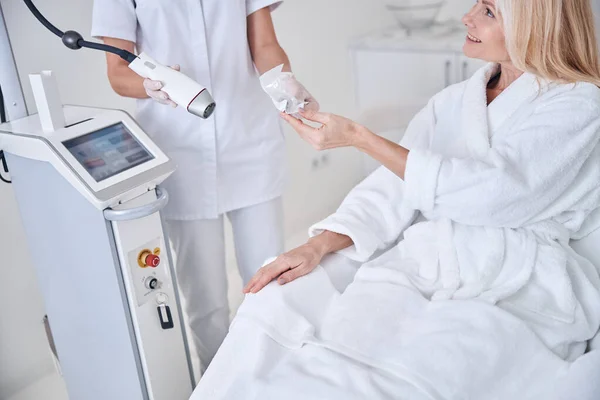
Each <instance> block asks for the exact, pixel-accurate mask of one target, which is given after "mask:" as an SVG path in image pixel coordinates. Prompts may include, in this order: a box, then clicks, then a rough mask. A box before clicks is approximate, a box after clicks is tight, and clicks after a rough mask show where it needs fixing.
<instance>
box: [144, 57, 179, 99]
mask: <svg viewBox="0 0 600 400" xmlns="http://www.w3.org/2000/svg"><path fill="white" fill-rule="evenodd" d="M171 68H173V69H174V70H175V71H179V70H180V67H179V65H174V66H172V67H171ZM163 86H164V85H163V83H162V82H161V81H153V80H151V79H144V89H146V94H147V95H148V97H150V98H151V99H153V100H155V101H157V102H159V103H160V104H165V105H170V106H171V107H173V108H176V107H177V104H176V103H175V102H174V101H173V100H171V99H170V98H169V95H168V94H167V93H166V92H163V91H162V90H160V89H162V88H163Z"/></svg>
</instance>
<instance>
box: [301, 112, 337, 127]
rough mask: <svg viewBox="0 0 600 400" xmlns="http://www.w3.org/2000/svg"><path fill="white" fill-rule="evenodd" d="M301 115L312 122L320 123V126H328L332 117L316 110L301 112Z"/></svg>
mask: <svg viewBox="0 0 600 400" xmlns="http://www.w3.org/2000/svg"><path fill="white" fill-rule="evenodd" d="M300 115H301V116H302V118H305V119H307V120H309V121H312V122H318V123H320V124H323V125H326V124H327V123H329V121H330V120H331V118H330V115H329V114H326V113H322V112H318V111H314V110H310V109H307V110H300Z"/></svg>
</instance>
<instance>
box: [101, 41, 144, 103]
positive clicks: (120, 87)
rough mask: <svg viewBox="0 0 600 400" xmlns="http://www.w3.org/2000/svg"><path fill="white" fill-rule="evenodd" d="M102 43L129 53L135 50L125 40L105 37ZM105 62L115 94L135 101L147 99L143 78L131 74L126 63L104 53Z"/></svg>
mask: <svg viewBox="0 0 600 400" xmlns="http://www.w3.org/2000/svg"><path fill="white" fill-rule="evenodd" d="M103 41H104V43H106V44H107V45H110V46H115V47H118V48H120V49H123V50H127V51H129V52H131V53H133V52H134V50H135V44H134V43H133V42H129V41H127V40H121V39H114V38H109V37H105V38H103ZM106 62H107V65H108V69H107V72H108V80H109V81H110V85H111V86H112V88H113V90H114V91H115V92H116V93H117V94H119V95H121V96H123V97H133V98H135V99H145V98H148V95H147V94H146V90H145V89H144V84H143V82H144V78H142V77H141V76H139V75H138V74H136V73H135V72H133V71H132V70H131V69H130V68H129V64H128V63H127V61H125V60H123V59H122V58H121V57H119V56H117V55H115V54H111V53H106Z"/></svg>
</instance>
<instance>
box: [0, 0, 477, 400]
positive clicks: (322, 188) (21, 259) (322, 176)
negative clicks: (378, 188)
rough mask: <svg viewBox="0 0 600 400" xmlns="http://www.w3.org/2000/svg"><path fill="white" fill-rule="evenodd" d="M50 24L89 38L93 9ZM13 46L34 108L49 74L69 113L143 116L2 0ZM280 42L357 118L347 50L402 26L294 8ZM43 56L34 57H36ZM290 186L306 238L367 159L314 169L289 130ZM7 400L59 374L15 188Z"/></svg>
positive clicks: (312, 7)
mask: <svg viewBox="0 0 600 400" xmlns="http://www.w3.org/2000/svg"><path fill="white" fill-rule="evenodd" d="M471 2H472V0H451V1H449V3H448V6H447V7H446V11H445V12H444V15H452V16H456V15H457V14H458V16H460V14H462V12H463V11H458V12H457V10H460V9H461V8H462V9H466V7H468V6H469V5H470V4H471ZM36 4H37V6H38V7H39V8H40V10H41V11H42V12H43V13H44V14H45V15H46V16H47V18H48V19H49V20H51V21H52V22H53V23H55V24H56V25H57V26H58V27H59V28H62V29H64V30H66V29H74V30H78V31H80V32H81V33H82V34H84V35H85V36H88V33H89V30H90V20H91V9H92V0H52V1H42V0H37V1H36ZM0 5H1V6H2V9H3V11H4V14H5V18H6V23H7V26H8V30H9V35H10V38H11V41H12V44H13V49H14V53H15V58H16V64H17V68H18V70H19V73H20V76H21V80H22V85H23V89H24V92H25V97H26V101H27V104H28V107H29V110H30V112H34V111H35V105H34V103H33V97H32V94H31V89H30V87H29V83H28V78H27V75H28V74H29V73H34V72H39V71H40V70H43V69H51V70H53V71H55V73H56V74H57V79H58V82H59V87H60V91H61V95H62V98H63V101H64V102H65V103H67V104H84V105H91V106H102V107H113V108H123V109H126V110H128V111H130V112H133V111H134V103H133V101H131V100H127V99H122V98H120V97H118V96H117V95H115V94H114V93H113V92H112V90H111V89H110V87H109V85H108V82H107V79H106V75H105V62H104V55H103V54H101V53H98V52H93V51H86V50H80V51H71V50H68V49H66V48H64V47H63V45H62V44H61V43H60V41H59V40H58V38H56V37H54V36H52V35H51V34H50V33H49V32H47V31H46V30H45V28H43V27H42V26H41V25H39V24H38V23H37V21H36V20H35V19H34V18H33V17H32V16H31V15H30V14H29V12H28V10H27V9H26V7H25V6H24V5H23V2H22V1H21V0H0ZM274 21H275V25H276V28H277V32H278V36H279V39H280V41H281V43H282V45H283V47H284V48H285V49H286V51H287V52H288V54H289V56H290V58H291V60H292V64H293V67H294V70H295V72H296V73H297V75H298V77H299V79H300V80H301V81H303V82H304V84H305V85H306V86H307V87H308V88H309V90H310V91H311V92H312V93H313V94H314V95H315V97H316V98H317V99H318V100H319V101H320V102H321V104H322V108H323V109H324V110H326V111H330V112H335V113H339V114H343V115H345V116H348V117H355V107H354V99H353V81H352V71H351V68H350V62H349V55H348V54H349V53H348V50H347V45H348V43H349V41H350V40H351V38H353V37H355V36H359V35H362V34H365V33H367V32H370V31H373V30H376V29H379V28H381V27H386V26H391V25H393V24H394V21H393V19H392V18H391V16H390V15H388V13H387V11H386V10H385V8H384V7H383V3H380V2H379V1H374V0H288V1H287V2H285V3H284V5H283V6H282V7H281V8H280V9H279V10H278V11H277V12H276V13H275V14H274ZM34 49H35V50H34ZM286 135H287V138H288V154H289V166H290V172H291V174H290V184H289V186H288V189H287V191H286V195H285V209H286V232H287V233H288V234H291V233H295V232H296V231H298V230H300V229H302V230H304V229H305V228H306V227H307V226H308V225H309V224H310V223H312V222H315V221H316V220H317V219H319V218H321V217H323V216H325V215H326V214H328V213H330V212H331V211H333V210H334V209H335V207H336V206H337V205H338V204H339V202H340V201H341V199H342V198H343V196H344V195H345V194H346V193H347V192H348V191H349V190H350V189H351V188H352V187H353V186H354V184H355V183H356V182H357V180H358V179H359V178H358V177H359V176H360V173H361V171H360V168H361V164H360V159H359V157H358V154H357V152H356V151H354V150H344V149H343V150H336V151H332V152H330V153H329V154H328V156H329V163H328V165H326V166H325V167H323V168H319V169H316V170H315V169H313V168H312V163H313V160H314V158H315V157H317V156H318V155H317V153H316V152H315V151H313V150H312V149H311V148H310V147H309V146H308V145H306V144H305V143H304V142H302V141H301V140H300V139H299V138H298V137H297V136H296V134H295V133H293V132H292V131H291V130H290V129H287V128H286ZM0 204H1V205H2V207H1V208H0V226H1V227H2V229H0V253H1V254H3V257H2V261H1V263H0V272H1V273H2V276H3V279H6V280H5V281H4V282H10V284H9V285H6V284H5V285H3V290H2V291H0V302H1V304H5V305H6V304H10V305H11V307H3V315H2V318H0V354H1V358H0V399H4V398H7V397H8V395H9V394H10V393H13V392H15V391H17V390H18V389H20V388H21V387H23V386H24V385H25V384H27V383H30V382H31V381H33V380H34V379H36V378H37V377H38V376H39V375H40V374H43V373H44V372H46V371H48V370H49V368H51V363H50V359H49V357H48V353H47V352H46V351H45V347H44V346H45V337H44V334H43V331H42V329H41V325H40V320H41V318H42V316H43V305H42V301H41V299H40V296H39V294H38V293H37V288H36V283H35V279H34V274H33V270H32V268H31V266H30V262H29V260H28V259H27V256H26V246H25V244H24V237H23V233H22V231H21V228H20V226H19V223H18V217H17V214H16V206H15V204H14V200H13V199H12V198H11V195H10V192H9V188H6V187H4V188H3V187H2V186H0Z"/></svg>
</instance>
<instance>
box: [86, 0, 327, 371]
mask: <svg viewBox="0 0 600 400" xmlns="http://www.w3.org/2000/svg"><path fill="white" fill-rule="evenodd" d="M280 3H281V1H276V0H169V1H167V0H136V1H135V2H134V1H133V0H95V1H94V16H93V26H92V35H93V36H94V37H97V38H102V39H103V40H104V42H105V43H107V44H112V45H115V46H117V47H120V48H124V49H126V50H129V51H134V49H136V50H137V51H138V52H140V53H141V52H146V53H147V54H149V55H150V56H151V57H153V58H154V59H156V60H157V61H158V62H160V63H162V64H165V65H171V66H175V67H176V66H178V65H179V66H181V67H180V68H181V71H182V72H183V73H185V74H186V75H188V76H190V77H191V78H193V79H195V80H197V81H198V82H200V83H201V84H203V85H205V86H206V87H207V89H208V90H209V91H210V92H211V93H212V95H213V97H214V99H215V102H216V104H217V108H216V111H215V113H214V115H213V116H212V117H211V118H209V119H208V120H202V119H200V118H198V117H195V116H193V115H191V114H189V113H188V112H187V111H186V110H185V109H183V108H182V107H177V108H173V107H172V106H173V105H174V103H172V102H171V101H170V100H169V99H168V96H167V95H166V93H164V92H162V91H160V90H159V89H160V88H161V83H160V82H156V81H150V80H143V79H142V78H140V77H139V76H138V75H136V74H135V73H134V72H133V71H131V70H130V69H129V68H128V67H127V63H126V62H125V61H123V60H121V59H120V58H118V57H117V56H113V55H108V59H107V60H108V77H109V79H110V82H111V85H112V87H113V89H114V90H115V91H116V92H117V93H118V94H120V95H122V96H126V97H133V98H137V99H140V100H139V101H138V113H137V120H138V121H139V123H140V125H141V126H142V127H143V128H144V129H145V130H146V132H148V133H149V134H150V135H151V137H152V138H153V139H154V140H155V141H156V142H157V144H158V145H159V146H160V147H161V148H162V149H163V150H164V151H165V152H166V153H167V154H168V155H169V156H170V157H171V158H172V159H173V160H174V161H175V162H176V163H177V164H178V169H177V171H176V172H175V174H174V175H173V176H172V177H171V178H169V179H168V180H167V181H166V182H165V184H164V187H165V188H166V189H167V190H168V192H169V193H170V194H171V200H170V203H169V205H168V206H167V208H166V210H165V217H166V220H167V226H168V231H169V234H170V237H171V240H172V241H173V245H174V248H175V252H176V258H177V263H176V270H177V275H178V276H177V278H178V281H179V283H180V287H181V290H182V292H183V296H184V298H185V300H186V304H187V313H188V316H189V318H190V323H191V327H192V330H193V333H194V339H195V340H194V341H195V344H196V347H197V348H198V351H199V353H200V359H201V361H202V365H203V368H205V367H206V366H207V365H208V364H209V363H210V361H211V360H212V358H213V356H214V355H215V353H216V351H217V349H218V347H219V346H220V344H221V342H222V341H223V339H224V338H225V335H226V333H227V330H228V327H229V306H228V301H227V275H226V269H225V248H224V247H225V246H224V226H223V215H225V214H226V215H227V217H228V218H229V220H230V221H231V223H232V226H233V233H234V239H235V249H236V257H237V261H238V265H239V269H240V273H241V275H242V278H243V280H244V283H246V282H248V280H249V279H250V278H251V277H252V276H253V275H254V273H255V272H256V271H257V270H258V269H259V267H260V266H261V265H262V263H263V262H264V261H265V260H266V259H267V258H269V257H272V256H277V255H278V254H280V253H281V252H282V251H283V250H284V249H283V232H282V231H283V227H282V226H283V217H282V202H281V195H282V191H283V184H284V178H285V165H284V162H285V148H284V140H283V134H282V131H281V127H280V124H279V116H278V114H277V111H276V110H275V108H274V107H273V104H272V103H271V101H270V99H269V97H268V96H267V95H266V94H265V93H264V92H263V90H262V88H261V86H260V82H259V79H258V75H257V73H256V71H255V66H256V69H257V70H258V72H259V73H260V74H262V73H264V72H266V71H268V70H270V69H271V68H273V67H275V66H277V65H281V64H285V69H284V71H285V70H287V71H289V70H290V69H289V68H290V66H289V60H288V58H287V56H286V54H285V52H284V51H283V49H282V48H281V47H280V46H279V44H278V42H277V38H276V36H275V32H274V28H273V23H272V20H271V14H270V13H271V10H272V9H274V8H275V7H277V6H278V5H279V4H280ZM176 68H177V67H176ZM297 86H298V87H297V88H298V90H301V89H303V87H302V85H300V84H299V83H298V84H297ZM149 97H150V98H149ZM307 100H311V101H314V99H312V97H310V99H308V98H307ZM161 103H162V104H161ZM165 104H167V105H165ZM169 104H171V105H169ZM314 104H315V105H316V107H318V105H317V103H316V102H314Z"/></svg>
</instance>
